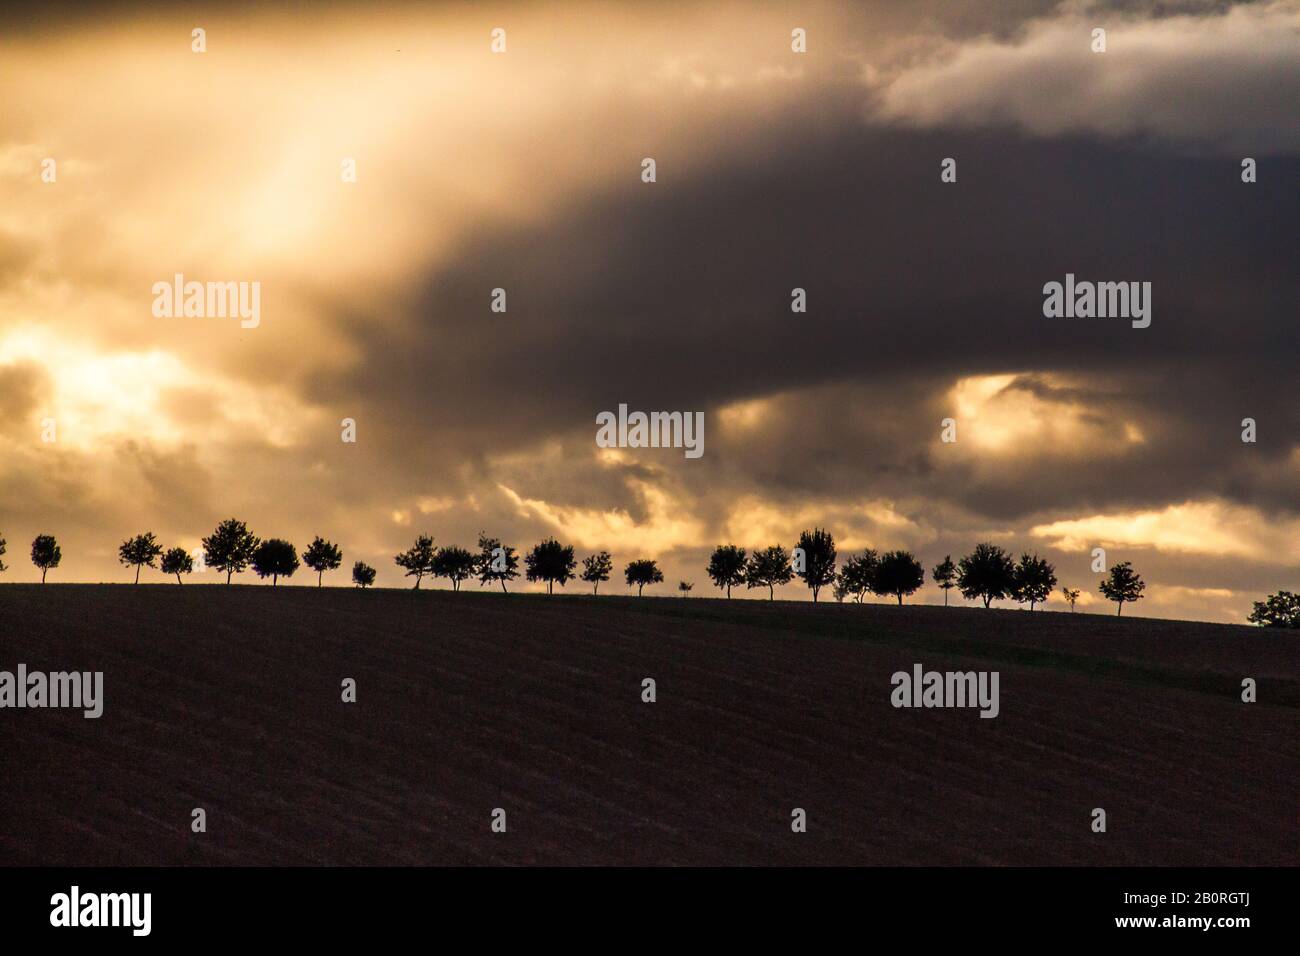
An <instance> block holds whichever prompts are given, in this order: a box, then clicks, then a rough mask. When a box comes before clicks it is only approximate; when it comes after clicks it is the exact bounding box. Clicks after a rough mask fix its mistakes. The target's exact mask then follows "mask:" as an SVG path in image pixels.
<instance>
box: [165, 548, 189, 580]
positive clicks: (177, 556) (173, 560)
mask: <svg viewBox="0 0 1300 956" xmlns="http://www.w3.org/2000/svg"><path fill="white" fill-rule="evenodd" d="M159 567H160V570H161V571H162V573H163V574H174V575H176V583H177V584H183V583H184V582H183V581H182V580H181V575H182V574H189V573H191V572H192V571H193V570H194V557H193V555H191V554H190V553H189V552H188V551H186V550H185V549H184V548H169V549H168V550H167V553H166V554H164V555H163V556H162V564H161V565H160V566H159Z"/></svg>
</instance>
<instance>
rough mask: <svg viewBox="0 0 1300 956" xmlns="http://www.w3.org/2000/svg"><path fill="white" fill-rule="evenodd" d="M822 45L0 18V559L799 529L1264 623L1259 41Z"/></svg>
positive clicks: (1258, 14)
mask: <svg viewBox="0 0 1300 956" xmlns="http://www.w3.org/2000/svg"><path fill="white" fill-rule="evenodd" d="M863 6H864V5H860V4H849V3H845V4H822V5H814V6H812V7H811V8H809V9H808V10H807V11H806V12H805V11H801V12H798V13H795V12H788V11H785V10H783V9H775V8H773V7H772V6H771V5H767V4H752V5H744V4H741V5H736V6H733V7H728V8H722V9H716V10H711V11H708V12H703V11H692V10H691V9H689V8H688V7H680V8H678V7H672V8H664V9H659V8H655V7H649V8H647V7H645V5H626V6H619V5H611V4H599V5H592V6H587V7H581V6H579V7H575V6H574V5H572V4H565V5H563V6H561V5H553V6H552V5H540V4H529V5H519V6H517V7H507V8H501V9H497V10H494V11H492V12H490V13H488V12H483V13H478V12H476V11H475V10H473V9H471V8H464V7H459V6H456V7H448V8H446V9H440V8H435V9H429V8H426V7H420V8H415V7H411V8H401V7H398V8H392V9H386V10H373V11H357V10H354V9H352V8H345V7H342V6H340V7H338V8H336V9H331V10H328V11H324V12H322V14H321V15H320V16H319V17H318V18H316V22H315V23H314V24H313V25H312V26H310V27H303V26H301V25H300V24H290V23H288V22H286V21H282V20H280V19H278V18H277V17H276V16H274V15H273V14H259V13H257V12H254V11H250V10H247V9H245V8H231V9H230V10H224V9H222V8H220V7H214V8H212V9H211V10H208V11H206V12H201V13H196V12H194V11H192V10H189V9H185V10H184V11H183V13H182V12H179V8H178V10H165V9H164V10H153V9H151V8H145V7H143V6H141V7H140V8H138V11H137V12H136V13H135V14H134V15H133V17H132V18H128V19H127V20H125V21H122V20H118V19H116V18H115V19H114V23H113V25H109V21H108V19H107V18H100V17H97V16H95V15H94V12H93V9H94V8H91V10H89V11H82V10H79V9H78V8H75V7H70V8H65V10H64V12H63V13H62V15H61V16H59V17H57V18H55V19H52V20H49V21H44V22H42V23H39V24H37V23H31V22H26V21H19V20H14V21H11V22H10V23H8V24H7V26H6V29H5V30H4V32H3V39H0V57H2V58H3V60H4V61H5V62H6V63H7V64H9V65H10V67H11V68H10V69H7V70H6V71H5V72H4V73H3V74H2V75H0V97H3V99H4V102H5V103H6V121H5V124H4V126H3V129H2V130H0V190H2V191H3V195H4V199H5V201H4V203H3V204H0V456H2V457H0V460H2V461H3V463H4V464H3V466H2V467H0V532H2V533H3V534H4V535H5V536H6V537H7V538H8V540H9V542H10V556H11V557H13V556H14V554H15V550H16V549H15V547H14V542H22V541H25V540H30V539H31V538H32V537H33V536H34V535H36V534H37V533H54V534H57V535H58V537H59V539H60V541H61V542H62V544H63V550H64V554H65V559H64V564H63V565H62V566H61V568H60V580H118V579H122V578H121V576H122V574H123V573H124V572H123V571H122V570H121V569H120V568H118V567H117V565H116V545H117V543H118V542H119V541H120V540H121V539H122V538H124V537H127V536H128V535H130V534H134V533H136V532H138V531H141V530H144V529H149V530H152V531H154V532H155V533H156V534H157V535H158V536H159V538H160V539H162V540H164V541H167V542H174V543H176V544H180V545H183V546H186V547H188V548H193V547H195V546H197V544H198V540H199V538H200V536H202V535H204V534H207V533H209V532H210V531H211V529H212V527H213V526H215V524H216V523H217V521H218V520H220V519H221V518H224V517H228V516H229V515H232V514H234V515H238V516H239V517H241V518H244V519H245V520H247V521H248V522H249V524H250V526H252V527H253V528H254V529H255V530H256V531H258V533H260V534H262V535H264V536H278V537H285V538H289V539H291V540H295V541H298V542H303V543H305V542H306V541H309V540H310V539H311V537H312V535H313V534H317V533H319V534H324V535H326V536H328V537H330V538H332V539H334V540H337V541H339V542H340V543H341V545H342V546H343V548H344V552H345V554H346V556H347V559H348V560H349V561H352V560H364V561H366V562H368V563H370V564H372V565H374V566H375V567H377V568H379V569H380V578H379V581H378V583H379V584H380V585H399V584H400V583H402V582H401V580H400V579H399V577H398V573H397V570H396V569H394V568H393V566H392V562H391V556H392V555H393V554H395V553H396V552H397V551H399V550H401V549H403V548H405V547H406V546H408V545H409V543H410V541H411V539H413V538H414V536H415V535H416V534H420V533H430V534H432V535H434V537H435V539H436V542H437V543H438V544H451V543H459V544H462V545H466V546H468V545H472V544H473V542H474V540H475V539H476V537H477V533H478V531H479V530H484V531H486V532H487V533H488V534H490V535H494V536H498V537H500V538H502V539H503V540H504V541H505V542H506V543H508V544H512V545H514V546H515V547H517V548H523V547H527V546H530V545H531V544H532V543H534V542H535V541H537V540H540V539H541V538H543V537H546V536H549V535H556V536H557V537H560V538H561V539H563V540H566V541H568V542H570V543H573V544H574V545H576V546H577V547H579V548H580V549H597V548H608V549H609V550H611V551H613V552H614V553H615V555H616V558H619V559H621V560H624V561H626V560H631V559H632V558H634V557H655V558H658V559H659V561H660V564H661V566H662V567H663V568H664V570H665V574H666V576H667V577H668V579H669V580H670V581H676V580H677V579H679V578H684V579H686V580H691V581H695V582H696V583H697V585H703V584H704V583H705V579H704V574H703V566H704V564H705V563H706V561H707V554H708V552H709V551H710V550H711V549H712V547H713V546H714V545H716V544H718V543H719V542H723V541H731V542H734V543H736V544H740V545H742V546H748V547H752V546H755V545H766V544H770V543H777V542H780V543H784V544H785V545H786V546H787V547H789V546H790V545H792V544H793V542H794V540H795V538H796V537H797V535H798V532H799V531H800V530H801V529H802V528H803V527H808V526H811V525H813V524H821V525H824V526H826V527H828V528H829V529H830V530H832V531H833V532H834V533H835V535H836V538H837V542H838V543H839V545H840V550H841V553H845V552H847V551H848V550H851V549H855V548H861V547H868V546H870V547H876V548H895V547H898V548H909V549H912V550H914V551H916V552H917V553H918V554H919V555H920V556H921V557H922V558H923V559H924V560H925V561H926V563H927V565H929V564H933V563H935V562H937V561H938V560H939V559H941V558H942V557H943V556H944V554H947V553H952V554H954V555H958V554H961V553H964V552H965V551H968V550H969V549H970V547H971V546H972V545H973V544H974V543H975V542H976V541H977V540H982V539H991V540H994V541H997V542H998V543H1001V544H1003V545H1005V546H1007V547H1008V548H1011V549H1013V550H1017V551H1018V550H1020V549H1025V550H1037V551H1038V552H1039V553H1041V554H1043V555H1045V556H1048V557H1049V558H1050V560H1052V561H1053V563H1054V564H1055V565H1056V567H1057V571H1058V574H1059V575H1060V577H1061V580H1062V583H1063V584H1067V585H1069V586H1073V587H1082V588H1083V589H1084V592H1085V594H1090V595H1091V596H1092V598H1093V600H1094V601H1096V602H1100V601H1101V599H1100V597H1099V596H1098V595H1097V594H1096V581H1095V575H1093V574H1091V572H1090V571H1089V564H1090V561H1091V558H1090V550H1091V548H1093V547H1096V546H1099V545H1100V546H1104V547H1106V548H1107V550H1108V552H1109V554H1110V556H1111V557H1112V558H1113V559H1114V560H1132V561H1133V562H1134V564H1135V565H1137V566H1138V567H1139V568H1140V569H1141V570H1142V572H1143V575H1144V577H1145V578H1146V579H1147V581H1148V584H1149V588H1148V592H1147V594H1148V600H1147V602H1146V606H1145V607H1144V608H1143V611H1144V613H1147V614H1151V615H1159V616H1171V617H1188V618H1208V619H1222V620H1236V621H1242V620H1244V616H1245V612H1246V610H1247V609H1248V608H1249V607H1250V603H1251V602H1252V601H1254V600H1258V599H1260V598H1261V597H1262V596H1263V595H1264V594H1265V593H1268V592H1269V591H1273V590H1277V589H1279V588H1289V589H1291V590H1295V588H1296V584H1297V582H1296V578H1297V575H1298V574H1300V501H1298V500H1297V488H1300V439H1298V437H1297V436H1300V402H1297V398H1298V397H1300V390H1298V388H1297V385H1296V377H1295V367H1296V360H1297V357H1300V356H1298V353H1300V337H1297V335H1296V326H1295V319H1296V315H1297V305H1298V304H1300V303H1298V302H1297V295H1296V284H1295V279H1294V254H1295V253H1294V248H1295V241H1294V240H1295V237H1294V227H1293V224H1294V223H1295V222H1296V221H1297V212H1300V210H1297V202H1298V200H1297V195H1296V190H1295V183H1296V182H1297V174H1298V173H1300V156H1298V152H1300V144H1298V143H1297V141H1296V136H1295V131H1296V129H1297V125H1296V122H1295V106H1294V104H1295V103H1296V102H1297V101H1300V75H1298V69H1300V5H1298V4H1296V3H1294V2H1273V3H1255V4H1227V3H1185V4H1169V3H1162V4H1144V3H1123V4H1100V5H1098V4H1092V5H1088V4H1078V3H1066V4H1060V5H1054V4H1051V3H1033V2H1023V3H1011V4H998V5H990V4H982V3H981V4H973V3H972V4H962V3H958V4H921V5H920V9H921V12H923V13H925V12H928V13H929V14H930V15H929V16H928V17H919V16H917V10H918V5H916V4H881V5H878V6H877V5H873V6H872V7H871V8H870V9H863ZM742 20H743V22H745V23H747V24H748V26H747V27H746V29H744V30H743V31H741V30H738V29H737V28H736V24H737V23H738V22H742ZM191 21H193V22H191ZM920 22H924V23H925V24H926V27H925V28H924V30H918V29H917V28H916V26H915V24H917V23H920ZM196 26H201V27H203V28H204V29H205V31H206V36H207V52H205V53H203V54H195V53H193V52H191V47H190V31H191V29H192V28H193V27H196ZM497 26H504V27H505V28H506V29H507V32H508V47H507V52H506V53H505V54H502V55H493V54H492V53H490V51H489V48H488V36H489V32H490V30H491V29H492V28H493V27H497ZM794 27H802V28H804V29H806V31H807V38H808V39H807V50H808V52H807V53H805V54H794V53H792V52H791V50H790V31H791V29H793V28H794ZM1096 27H1101V28H1104V29H1105V30H1106V40H1107V49H1106V52H1105V53H1104V54H1098V53H1093V52H1092V51H1091V49H1090V43H1091V32H1092V30H1093V29H1094V28H1096ZM630 37H636V38H637V39H636V42H635V43H632V42H630V41H629V38H630ZM1207 63H1208V64H1210V66H1208V67H1207ZM1190 79H1195V83H1194V84H1190V83H1189V80H1190ZM647 157H651V158H653V159H654V160H655V166H656V177H655V182H653V183H646V182H643V180H642V168H643V167H642V163H643V160H644V159H645V158H647ZM47 158H53V159H54V160H55V161H56V163H57V167H56V168H57V179H56V180H55V181H53V182H45V181H42V177H41V171H42V163H43V161H44V160H46V159H47ZM945 158H952V159H955V161H956V164H955V171H956V181H955V182H947V183H945V182H941V179H940V172H941V162H942V161H943V160H944V159H945ZM1245 158H1251V159H1253V160H1255V163H1256V166H1257V175H1256V181H1255V182H1253V183H1244V182H1243V181H1242V168H1241V164H1242V161H1243V159H1245ZM345 160H351V161H352V162H353V169H354V171H355V182H348V181H344V179H343V178H342V177H341V176H340V169H341V167H342V164H343V163H344V161H345ZM178 275H180V276H184V277H185V279H186V280H191V279H192V280H194V281H197V282H204V283H207V282H223V283H224V282H245V283H253V282H256V283H258V288H259V289H260V301H259V320H258V323H257V325H256V327H249V328H240V320H239V319H238V318H224V319H223V318H221V317H216V316H213V315H204V316H198V315H195V316H193V317H187V316H186V315H185V314H184V309H183V308H179V309H178V308H176V307H175V304H174V306H173V308H172V309H171V310H170V311H168V312H166V317H163V318H159V317H156V316H155V315H154V310H153V308H152V306H153V302H154V294H153V292H152V291H151V290H152V289H153V288H154V286H155V284H156V283H160V282H161V283H164V284H170V283H172V282H173V277H174V276H178ZM1067 275H1074V276H1079V277H1082V278H1087V279H1090V280H1096V281H1099V282H1100V281H1115V282H1141V283H1148V282H1149V283H1150V288H1151V290H1152V292H1151V295H1152V301H1153V302H1154V303H1155V305H1154V310H1153V313H1152V316H1153V318H1152V321H1151V323H1150V325H1149V326H1148V327H1146V328H1134V327H1133V326H1132V323H1130V322H1129V321H1128V320H1126V319H1114V318H1100V317H1097V316H1095V315H1094V316H1091V317H1086V316H1080V315H1060V316H1055V317H1047V316H1045V315H1044V308H1043V302H1044V299H1043V297H1044V293H1043V289H1044V285H1045V284H1046V283H1049V282H1062V281H1063V279H1064V277H1066V276H1067ZM795 288H800V289H803V290H805V292H806V305H807V310H806V312H802V313H794V312H792V311H791V291H792V290H793V289H795ZM497 289H501V290H504V293H505V296H504V298H505V307H504V310H503V311H496V310H494V309H493V308H492V307H491V306H492V303H493V300H494V293H493V290H497ZM182 292H183V290H182ZM174 297H175V298H177V299H178V303H177V304H179V300H180V299H181V294H180V293H177V294H176V295H175V296H174ZM1063 311H1064V310H1063ZM620 405H626V406H627V407H628V408H630V409H645V410H647V411H651V410H657V409H671V410H681V411H682V413H683V415H692V416H693V415H694V414H696V413H702V414H703V416H704V423H705V424H704V432H705V434H707V443H705V444H704V446H703V447H704V448H705V453H704V454H702V455H701V456H700V457H698V458H691V457H689V456H686V455H684V454H683V453H682V450H681V449H680V448H627V447H622V448H619V447H600V446H599V445H598V443H597V442H596V441H595V440H594V439H595V435H596V430H597V415H598V414H599V413H600V412H602V411H605V410H612V409H618V408H619V407H620ZM345 418H350V419H353V420H354V421H355V423H356V434H357V442H356V443H355V444H344V443H342V442H341V441H340V432H341V424H340V423H341V422H342V420H343V419H345ZM945 418H952V419H954V420H955V421H956V423H957V437H958V440H957V441H956V442H955V443H943V442H941V440H940V427H941V425H940V423H941V422H942V420H944V419H945ZM1246 418H1250V419H1253V420H1254V421H1255V422H1256V423H1257V432H1258V433H1257V441H1256V442H1254V443H1243V442H1242V440H1241V434H1242V430H1243V426H1242V421H1243V419H1246ZM50 420H52V421H53V422H54V423H55V427H56V435H57V439H56V440H55V441H53V442H48V441H43V440H42V434H43V429H44V427H45V425H44V423H46V422H47V421H50ZM10 565H11V567H10V570H9V571H8V572H6V579H8V580H24V579H29V578H31V575H32V569H31V568H30V567H25V566H24V565H23V562H21V561H19V560H12V561H10ZM927 590H930V591H931V592H932V593H930V594H928V595H927V594H926V591H923V592H921V595H918V596H919V597H922V598H923V599H925V600H930V601H933V602H939V601H941V597H940V595H939V593H938V592H937V591H933V590H932V589H927ZM696 593H701V592H700V591H697V592H696ZM789 596H791V597H794V596H799V597H803V596H804V595H796V594H795V591H794V589H791V593H790V595H789ZM1081 606H1082V607H1083V608H1084V609H1087V608H1086V605H1081ZM1094 609H1095V608H1094Z"/></svg>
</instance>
